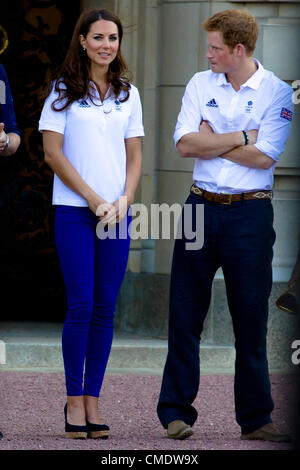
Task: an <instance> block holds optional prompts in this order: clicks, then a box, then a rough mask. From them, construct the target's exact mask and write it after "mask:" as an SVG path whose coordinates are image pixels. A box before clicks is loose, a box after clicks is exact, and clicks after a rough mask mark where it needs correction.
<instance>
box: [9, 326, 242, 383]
mask: <svg viewBox="0 0 300 470" xmlns="http://www.w3.org/2000/svg"><path fill="white" fill-rule="evenodd" d="M62 328H63V325H62V324H52V323H12V322H5V323H4V322H2V323H0V340H1V341H2V343H1V346H2V350H3V349H5V351H4V352H5V358H4V359H5V361H4V360H3V357H2V361H1V354H0V363H1V362H2V364H1V366H0V369H1V370H37V369H38V370H44V371H51V370H52V371H63V361H62V350H61V333H62ZM167 347H168V346H167V340H166V339H160V338H149V337H145V336H144V337H143V336H140V335H139V336H136V335H133V334H126V333H121V332H115V335H114V340H113V344H112V350H111V354H110V358H109V362H108V372H112V373H113V372H116V373H118V372H120V371H122V372H143V373H147V372H148V373H157V374H161V373H162V371H163V367H164V364H165V360H166V356H167ZM200 351H201V371H202V372H205V371H207V372H208V373H209V372H211V371H213V372H214V373H218V372H223V373H224V372H228V373H232V372H233V368H234V359H235V351H234V348H233V347H232V346H227V345H212V344H205V343H203V345H202V346H201V348H200ZM2 356H3V353H2Z"/></svg>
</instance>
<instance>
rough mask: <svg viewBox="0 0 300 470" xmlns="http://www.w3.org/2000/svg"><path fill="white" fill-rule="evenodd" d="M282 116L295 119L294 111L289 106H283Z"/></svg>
mask: <svg viewBox="0 0 300 470" xmlns="http://www.w3.org/2000/svg"><path fill="white" fill-rule="evenodd" d="M280 117H282V118H283V119H287V120H288V121H291V120H292V119H293V113H292V111H290V110H289V109H287V108H282V110H281V113H280Z"/></svg>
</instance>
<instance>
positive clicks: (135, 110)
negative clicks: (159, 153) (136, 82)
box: [125, 85, 145, 139]
mask: <svg viewBox="0 0 300 470" xmlns="http://www.w3.org/2000/svg"><path fill="white" fill-rule="evenodd" d="M129 99H131V100H132V105H131V111H130V117H129V120H128V125H127V129H126V132H125V139H130V138H131V137H143V136H144V135H145V132H144V126H143V113H142V105H141V100H140V94H139V91H138V89H137V88H136V87H135V86H133V85H132V86H131V89H130V98H129Z"/></svg>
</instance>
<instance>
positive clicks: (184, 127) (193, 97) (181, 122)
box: [174, 75, 202, 147]
mask: <svg viewBox="0 0 300 470" xmlns="http://www.w3.org/2000/svg"><path fill="white" fill-rule="evenodd" d="M201 121H202V114H201V106H200V103H199V98H198V90H197V76H196V75H194V77H192V78H191V80H190V81H189V83H188V84H187V86H186V89H185V93H184V96H183V98H182V104H181V109H180V113H179V115H178V119H177V124H176V127H175V133H174V143H175V147H176V145H177V143H178V142H179V140H180V139H181V138H182V137H183V136H184V135H186V134H190V133H192V132H199V126H200V123H201Z"/></svg>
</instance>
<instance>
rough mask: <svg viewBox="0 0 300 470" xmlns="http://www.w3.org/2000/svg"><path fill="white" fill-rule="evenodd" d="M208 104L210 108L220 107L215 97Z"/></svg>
mask: <svg viewBox="0 0 300 470" xmlns="http://www.w3.org/2000/svg"><path fill="white" fill-rule="evenodd" d="M206 106H209V107H210V108H218V107H219V106H218V105H217V103H216V100H215V99H214V98H213V99H212V100H210V101H209V102H208V103H206Z"/></svg>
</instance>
